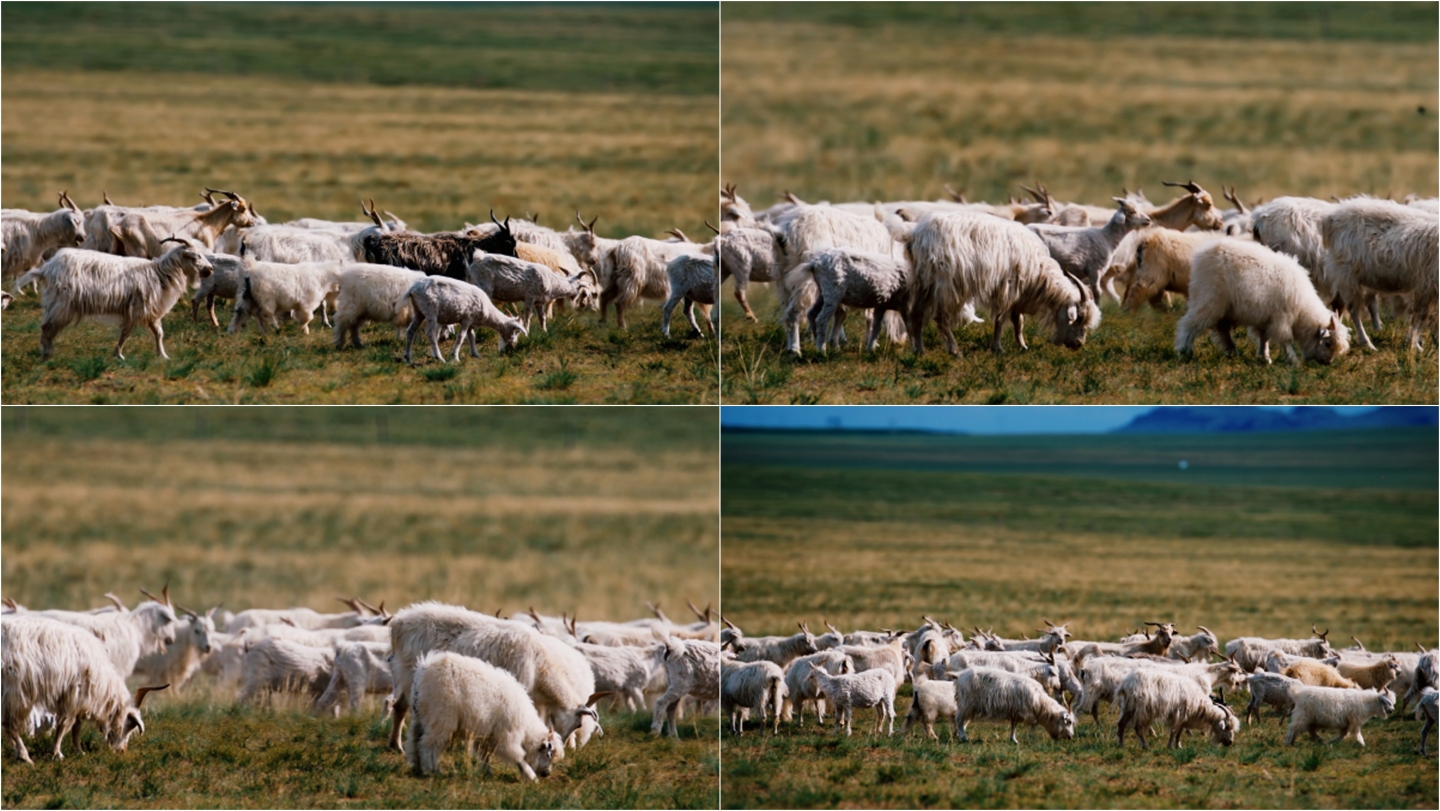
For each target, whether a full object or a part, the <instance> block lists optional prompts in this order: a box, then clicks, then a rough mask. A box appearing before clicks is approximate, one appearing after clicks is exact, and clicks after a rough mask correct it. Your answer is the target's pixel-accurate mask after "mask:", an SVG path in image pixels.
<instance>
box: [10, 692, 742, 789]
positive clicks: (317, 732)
mask: <svg viewBox="0 0 1440 811" xmlns="http://www.w3.org/2000/svg"><path fill="white" fill-rule="evenodd" d="M192 692H193V693H196V694H195V695H189V696H186V697H183V698H180V699H173V698H172V699H170V700H169V701H168V703H166V702H158V701H156V703H155V706H154V707H151V706H150V701H154V700H155V699H150V701H147V704H146V708H147V712H146V716H145V726H146V732H145V735H144V736H143V737H140V736H136V738H135V740H133V741H132V742H131V745H130V748H129V751H128V752H125V753H123V754H117V753H115V752H111V751H110V749H109V748H108V747H107V746H105V744H104V743H103V742H102V741H101V740H100V738H99V737H98V736H97V735H96V734H95V733H94V731H93V730H92V731H89V732H87V734H86V736H85V737H86V740H87V742H88V745H89V747H90V751H88V752H85V753H83V754H78V755H77V753H74V752H68V753H67V755H66V759H65V761H64V762H57V761H54V760H51V759H50V758H49V757H48V755H47V756H40V755H38V754H34V752H35V750H34V749H32V755H33V756H34V757H35V765H34V766H25V765H23V764H21V765H12V766H9V767H7V768H6V770H5V780H4V787H3V790H0V795H3V798H4V801H5V805H6V807H8V808H103V807H130V808H134V807H153V806H169V807H187V808H204V807H227V808H275V807H282V806H283V807H286V808H392V807H400V808H640V807H644V808H715V807H716V806H717V803H718V793H717V790H716V789H717V784H716V773H717V769H718V761H717V758H716V737H715V736H716V733H717V731H718V730H717V725H716V722H715V720H714V718H705V719H703V720H701V721H699V722H698V726H697V725H690V724H686V725H684V728H683V729H682V730H681V733H682V735H681V740H680V741H678V742H671V741H669V740H659V741H657V740H652V739H651V738H650V733H649V723H650V719H649V716H648V715H645V714H643V713H640V714H634V713H619V714H616V713H608V712H602V726H603V728H604V730H605V735H604V737H601V738H595V739H593V740H592V741H591V743H590V744H589V745H587V746H586V747H585V748H584V749H581V750H579V751H578V752H571V753H568V754H567V755H566V757H565V758H564V759H563V760H561V761H560V762H559V763H558V764H556V767H555V770H554V771H553V772H552V773H551V775H550V776H549V777H547V778H542V779H541V780H540V781H539V782H537V783H535V784H526V783H524V782H523V781H522V780H521V779H520V776H519V773H518V772H517V771H516V770H515V769H514V768H513V767H510V766H505V765H502V764H500V762H499V761H498V760H495V759H492V765H493V766H494V774H493V775H492V776H487V775H486V774H485V770H484V768H483V767H482V766H481V765H480V764H479V763H471V762H467V761H466V760H465V757H464V749H463V747H460V746H458V745H457V746H456V747H455V748H454V749H453V750H452V751H451V752H449V753H448V754H447V755H446V756H445V757H443V758H442V759H441V765H440V771H439V773H438V774H436V775H433V776H430V777H416V776H414V775H413V773H412V772H411V771H410V769H409V767H408V766H407V764H406V763H405V760H404V757H403V756H402V755H401V754H399V753H398V752H394V751H391V750H390V749H388V748H387V747H386V734H387V730H388V724H387V723H386V722H385V721H384V720H383V719H382V717H381V707H380V705H379V702H378V701H374V700H371V701H367V702H366V703H365V704H364V705H363V709H362V712H361V714H359V715H357V716H349V715H347V716H345V717H343V718H340V719H334V718H316V717H313V716H311V715H310V714H309V713H308V712H305V710H304V708H303V707H300V706H297V704H296V703H295V702H281V703H280V704H279V706H278V707H277V708H276V709H275V710H273V711H272V710H267V709H255V708H242V707H237V706H234V705H232V704H231V703H230V701H229V699H230V696H228V695H221V694H219V693H218V692H215V693H209V692H207V691H205V690H204V689H203V688H200V689H198V690H194V691H192ZM156 696H157V698H158V696H159V694H156ZM181 764H183V768H181V767H180V765H181Z"/></svg>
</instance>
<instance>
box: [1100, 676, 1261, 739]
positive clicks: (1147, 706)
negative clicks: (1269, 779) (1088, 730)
mask: <svg viewBox="0 0 1440 811" xmlns="http://www.w3.org/2000/svg"><path fill="white" fill-rule="evenodd" d="M1223 696H1224V692H1223V691H1222V692H1221V697H1220V698H1215V697H1213V696H1211V695H1210V694H1209V692H1208V691H1207V690H1206V689H1205V688H1204V687H1202V686H1200V685H1199V684H1196V683H1195V680H1194V679H1191V678H1187V677H1185V676H1184V675H1181V674H1179V673H1172V672H1170V671H1168V670H1164V669H1157V668H1143V669H1141V670H1137V671H1135V672H1134V673H1131V674H1130V675H1129V676H1126V677H1125V681H1123V682H1121V684H1120V689H1119V690H1117V691H1116V695H1115V704H1116V708H1117V709H1118V710H1119V711H1120V721H1119V723H1118V725H1117V726H1116V730H1115V736H1116V741H1117V742H1118V743H1119V745H1120V746H1124V745H1125V728H1126V727H1133V728H1134V730H1135V737H1137V738H1139V739H1140V746H1141V748H1145V749H1148V748H1150V746H1149V743H1148V742H1147V741H1146V740H1145V732H1146V730H1148V729H1149V728H1150V724H1152V723H1154V722H1155V721H1164V722H1165V723H1166V724H1167V725H1168V726H1169V727H1170V748H1171V749H1179V748H1180V736H1181V735H1182V734H1183V733H1184V732H1185V730H1187V729H1208V730H1210V738H1211V740H1212V741H1214V742H1215V743H1218V744H1220V745H1221V746H1229V745H1231V744H1233V743H1234V742H1235V733H1236V732H1237V731H1238V730H1239V729H1240V720H1239V719H1238V718H1236V717H1235V713H1234V712H1232V711H1231V710H1230V708H1229V707H1228V706H1226V705H1225V700H1224V698H1223Z"/></svg>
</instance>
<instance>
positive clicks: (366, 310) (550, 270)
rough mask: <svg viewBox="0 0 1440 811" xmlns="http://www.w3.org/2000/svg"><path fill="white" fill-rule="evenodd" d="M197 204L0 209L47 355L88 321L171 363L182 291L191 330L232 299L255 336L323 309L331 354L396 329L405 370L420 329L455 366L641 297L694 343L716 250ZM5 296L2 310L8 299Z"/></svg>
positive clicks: (233, 326)
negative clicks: (488, 347)
mask: <svg viewBox="0 0 1440 811" xmlns="http://www.w3.org/2000/svg"><path fill="white" fill-rule="evenodd" d="M216 195H219V196H220V197H222V198H223V199H221V200H218V201H217V200H216ZM202 196H203V197H204V198H205V200H206V202H204V203H202V204H200V205H197V206H195V207H193V208H184V207H180V208H174V207H167V206H149V207H143V208H132V207H125V206H117V205H113V204H111V203H110V201H109V196H108V195H106V196H105V203H104V204H103V205H99V206H96V207H95V208H93V209H89V210H81V208H80V207H79V206H78V205H76V203H75V202H74V201H73V200H71V199H70V196H69V195H68V194H67V193H66V192H61V193H60V208H59V209H58V210H56V211H53V212H51V213H49V214H43V213H34V212H29V211H24V210H17V209H5V210H4V211H3V212H0V225H3V228H4V276H5V278H6V279H7V280H10V279H14V280H15V284H14V286H15V291H16V293H17V294H19V293H20V292H21V291H22V290H23V288H24V287H25V286H26V285H30V284H32V283H38V284H39V285H41V296H42V310H43V316H42V322H41V328H40V351H41V355H42V356H43V357H44V358H47V359H48V358H49V357H50V356H51V355H52V354H53V352H54V342H55V338H56V336H57V335H58V334H59V333H60V332H61V331H62V330H63V329H65V327H67V326H69V325H71V324H73V323H76V322H79V321H81V320H83V319H87V318H93V319H106V320H114V321H118V322H119V325H120V335H119V341H118V343H117V344H116V347H115V353H116V355H117V356H119V357H122V358H123V357H124V356H123V354H121V353H122V351H123V349H124V346H125V341H126V338H127V337H128V336H129V335H130V333H131V332H132V331H134V330H135V329H136V328H137V327H141V326H143V327H145V328H147V329H148V330H149V331H150V332H151V333H152V334H153V335H154V338H155V351H156V353H157V354H159V355H160V356H161V357H165V358H168V357H169V356H168V355H166V354H165V345H164V330H163V328H162V325H161V320H162V319H163V318H164V317H165V315H166V314H167V313H169V312H170V310H171V308H173V307H174V306H175V304H176V303H177V302H178V301H179V299H180V297H181V296H182V295H183V294H184V293H185V292H186V290H187V289H189V288H194V289H195V292H194V293H193V295H192V297H191V308H190V309H191V318H192V319H194V320H198V319H199V309H200V306H201V305H202V303H203V304H204V306H205V307H206V309H207V311H208V313H209V316H210V321H211V323H212V324H213V325H215V326H219V321H218V320H217V319H216V317H215V300H216V299H217V298H218V299H229V300H233V301H234V302H235V307H234V316H233V318H232V319H231V321H230V326H229V329H230V332H236V331H238V330H240V329H241V328H242V327H244V326H245V324H246V322H247V321H248V320H249V319H252V318H253V319H255V321H256V323H257V324H258V326H259V328H260V329H261V330H262V331H264V330H265V329H266V328H267V327H268V328H270V329H276V328H278V326H279V318H280V316H282V315H289V316H292V317H293V318H294V319H295V321H296V323H297V324H298V325H299V327H300V330H301V331H302V332H304V333H306V334H309V331H310V326H309V325H310V321H311V318H312V317H313V313H314V312H315V311H316V310H319V311H320V313H321V317H322V319H323V321H324V323H325V324H326V325H327V326H330V319H329V314H328V312H327V304H328V305H333V306H334V308H335V323H334V325H333V326H334V330H335V346H336V348H337V349H340V348H343V347H344V346H345V345H346V343H347V342H348V343H350V344H352V345H353V346H355V347H359V346H361V340H360V327H361V326H362V325H364V324H365V323H366V322H368V321H374V322H379V323H389V324H394V325H396V326H397V327H404V326H406V325H407V324H408V325H409V327H408V330H407V331H406V337H405V360H406V361H407V362H409V361H410V360H411V347H412V345H413V342H414V340H415V336H416V334H417V333H418V331H419V329H420V327H421V326H422V325H426V329H427V333H428V337H429V339H430V348H431V353H432V354H433V355H434V356H435V357H436V358H439V359H441V360H443V357H442V356H441V353H440V346H439V338H440V330H441V328H442V327H452V328H455V330H456V336H455V349H454V352H453V354H452V359H453V360H456V361H458V360H459V354H460V348H461V346H462V344H463V343H464V341H465V339H466V337H467V336H468V337H469V340H470V354H471V356H472V357H478V353H477V351H476V347H475V331H476V330H477V329H479V328H480V327H487V328H490V329H493V330H495V331H496V332H498V333H499V335H500V344H501V348H502V349H503V348H505V347H509V346H513V345H514V344H515V342H516V341H517V340H518V339H519V338H520V337H521V336H523V335H527V334H528V331H529V326H530V321H531V317H532V315H534V314H537V313H538V315H539V321H540V328H541V329H547V327H548V315H549V312H550V310H551V308H552V307H553V306H554V304H555V302H566V303H570V304H573V305H574V306H576V307H579V308H581V309H585V308H589V309H600V310H601V316H600V320H601V322H602V323H603V322H604V320H605V309H606V308H608V306H609V305H610V304H611V303H613V304H614V305H615V313H616V319H617V321H618V322H619V324H620V326H621V327H622V328H623V327H624V326H625V310H626V309H627V308H629V307H631V306H632V305H634V304H635V303H636V301H637V300H638V299H640V298H641V297H645V298H659V299H664V300H665V307H664V312H665V316H664V324H663V327H662V329H663V331H664V333H665V334H666V336H668V335H669V330H670V314H671V312H672V311H673V309H674V308H675V307H676V306H677V305H679V304H680V303H681V302H682V301H683V302H684V312H685V314H686V318H687V319H688V320H689V322H690V324H691V326H692V327H693V328H694V330H695V331H696V332H697V333H699V331H700V326H699V324H698V323H697V322H696V320H695V315H694V305H695V303H696V302H699V303H701V304H702V305H706V306H708V305H709V304H713V302H714V300H715V299H714V295H713V292H714V287H715V268H714V259H713V258H712V255H711V254H712V253H713V248H712V247H711V246H706V245H700V244H697V243H694V242H691V241H690V240H689V239H687V238H686V237H685V236H684V234H683V233H681V232H680V231H678V230H676V231H674V232H672V233H673V234H674V236H673V237H672V238H671V239H670V240H668V241H659V240H653V239H647V238H645V237H639V236H634V237H630V238H628V239H621V240H614V239H606V238H604V237H599V236H597V235H596V234H595V220H594V219H592V220H591V221H590V222H589V223H585V222H583V220H582V221H581V223H580V224H581V225H582V226H584V227H583V228H575V227H573V226H572V227H571V228H570V229H569V230H567V231H566V232H564V233H559V232H556V231H554V230H552V229H549V228H545V227H543V226H541V225H539V224H538V223H536V222H530V221H511V220H510V219H509V218H506V220H505V221H504V222H500V221H498V220H496V218H495V215H494V212H493V211H492V212H491V213H490V220H491V221H490V222H489V223H483V224H481V225H470V224H466V226H465V228H464V229H463V230H460V231H450V232H442V233H436V234H416V233H412V232H410V231H409V230H407V228H406V225H405V223H404V222H403V221H401V220H400V219H399V218H398V217H396V216H395V215H394V214H392V213H390V212H389V211H385V212H383V213H384V215H385V216H383V217H382V216H381V214H380V213H378V212H376V210H375V204H374V201H373V200H372V201H370V203H369V205H368V206H367V205H366V204H365V203H363V202H362V203H361V207H362V210H363V211H364V213H365V214H366V216H367V217H368V218H369V220H368V221H362V222H333V221H329V220H317V219H311V218H305V219H299V220H294V221H292V222H287V223H284V224H282V225H271V224H268V223H267V222H266V221H265V218H264V217H262V216H260V215H259V214H258V213H256V211H255V207H254V206H253V205H252V204H251V203H250V201H248V200H246V199H245V198H244V197H242V196H241V195H239V194H237V193H235V192H229V191H222V190H217V189H209V188H207V189H206V190H205V192H204V194H202ZM576 218H577V219H579V214H578V213H577V214H576ZM172 243H173V244H172ZM74 246H79V247H78V248H77V247H74ZM17 277H18V278H17ZM3 296H4V302H3V303H4V305H5V306H8V305H9V303H10V302H11V301H12V300H13V297H12V296H11V295H10V294H9V293H5V294H3ZM503 303H513V304H517V305H521V306H522V307H523V311H522V313H521V317H514V316H511V315H507V314H505V313H503V312H501V311H500V310H499V309H498V308H497V307H496V305H497V304H503ZM717 316H718V313H717Z"/></svg>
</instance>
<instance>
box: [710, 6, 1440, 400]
mask: <svg viewBox="0 0 1440 811" xmlns="http://www.w3.org/2000/svg"><path fill="white" fill-rule="evenodd" d="M1434 23H1435V7H1434V6H1433V5H1427V4H1411V5H1392V6H1378V5H1373V4H1328V5H1324V6H1301V5H1297V4H1240V5H1231V4H1154V5H1148V4H1138V5H1136V4H1096V3H1086V4H1074V3H1067V4H1058V5H1054V4H1024V5H1018V6H1017V5H1004V4H995V5H990V4H969V3H965V4H940V5H934V4H758V5H757V4H738V5H737V6H736V7H735V8H734V9H733V10H732V9H730V8H728V7H727V10H726V14H725V15H724V17H723V20H722V31H723V46H722V48H723V75H722V82H723V99H722V111H721V122H722V129H723V133H724V137H723V143H722V154H723V167H724V170H723V173H724V176H725V178H724V179H725V182H727V183H735V184H737V185H738V190H739V193H740V194H741V195H742V196H743V197H745V198H746V199H747V200H749V202H750V203H751V205H752V206H753V207H754V208H755V209H756V210H759V209H762V208H765V207H767V206H769V205H771V204H772V203H773V202H774V201H775V200H776V199H778V196H779V195H780V194H781V193H782V192H784V191H787V190H788V191H791V192H794V193H795V194H797V195H798V196H799V197H800V198H801V199H804V200H807V201H810V202H820V201H825V200H829V201H832V202H842V201H856V200H862V201H869V200H931V199H942V198H945V192H944V188H943V187H944V185H945V184H950V185H952V186H953V187H955V188H957V189H963V190H965V191H966V192H967V193H968V196H969V198H970V199H972V200H989V201H994V202H1003V201H1005V200H1006V199H1008V198H1009V197H1010V196H1012V195H1023V193H1022V192H1021V191H1020V189H1019V184H1021V183H1025V184H1032V183H1034V182H1036V181H1040V182H1044V183H1045V184H1046V185H1047V186H1048V187H1049V189H1050V190H1051V191H1052V192H1053V193H1054V195H1055V196H1056V198H1057V199H1059V200H1061V201H1079V202H1088V203H1095V204H1105V205H1110V203H1109V200H1110V198H1111V196H1112V195H1116V194H1119V193H1120V189H1121V188H1122V187H1127V188H1130V189H1135V188H1137V187H1141V188H1143V189H1144V190H1145V191H1146V192H1147V193H1148V194H1149V196H1150V198H1151V199H1152V200H1154V201H1155V202H1157V203H1158V202H1165V201H1167V200H1169V199H1170V197H1171V195H1170V194H1168V192H1170V191H1171V190H1170V189H1167V188H1165V187H1163V186H1161V181H1181V182H1183V181H1185V180H1189V179H1193V180H1195V181H1197V182H1199V183H1200V184H1202V185H1203V186H1205V187H1206V188H1207V189H1209V190H1210V191H1212V192H1213V193H1214V194H1216V195H1219V194H1220V191H1219V189H1220V186H1221V185H1222V184H1227V185H1233V186H1236V187H1237V188H1238V190H1239V193H1240V195H1241V196H1242V198H1244V199H1245V200H1246V201H1248V202H1253V201H1254V200H1256V199H1257V198H1265V199H1271V198H1274V197H1277V196H1280V195H1284V194H1290V195H1313V196H1317V197H1321V198H1328V197H1329V196H1330V195H1332V194H1333V195H1349V194H1354V193H1357V192H1366V193H1371V194H1376V195H1382V196H1383V195H1387V194H1393V195H1395V196H1397V197H1399V196H1403V195H1405V194H1407V193H1411V192H1417V193H1421V194H1426V195H1434V194H1435V193H1436V189H1437V184H1440V159H1437V155H1440V126H1437V122H1440V119H1437V115H1436V112H1437V108H1440V103H1437V101H1440V95H1437V79H1436V77H1437V75H1440V56H1437V37H1436V35H1435V24H1434ZM798 54H803V57H800V56H797V55H798ZM1417 108H1423V112H1417ZM1217 199H1218V198H1217ZM1221 206H1222V207H1228V204H1226V203H1224V202H1223V200H1222V201H1221ZM766 287H768V286H766ZM752 295H753V296H754V298H753V301H755V302H756V304H755V307H754V309H755V310H756V313H757V314H758V315H759V316H760V322H759V323H758V324H751V323H749V322H747V321H745V320H744V319H743V315H742V313H741V312H740V310H739V308H738V307H737V306H736V305H735V304H734V303H733V302H728V301H727V303H726V304H725V305H724V309H723V314H724V317H725V324H726V329H725V346H724V356H725V359H726V360H725V383H724V392H723V397H724V398H725V401H726V402H733V403H796V404H805V403H872V402H875V403H894V402H914V403H1015V404H1024V403H1054V402H1064V403H1217V402H1219V403H1252V402H1258V403H1277V402H1278V403H1325V402H1351V403H1434V402H1436V400H1437V399H1440V392H1437V384H1436V361H1435V357H1436V356H1435V354H1434V348H1433V341H1431V342H1430V343H1431V348H1429V349H1427V350H1426V351H1425V352H1424V353H1422V354H1419V355H1414V356H1412V355H1410V354H1409V353H1408V352H1407V351H1406V350H1405V349H1404V348H1403V347H1402V346H1401V343H1402V337H1403V329H1404V328H1403V319H1400V318H1397V317H1395V316H1391V317H1389V318H1388V319H1387V323H1386V326H1385V329H1384V330H1383V331H1382V332H1383V337H1382V340H1381V341H1380V343H1379V344H1378V346H1379V347H1380V349H1379V351H1378V352H1376V353H1373V354H1371V353H1363V352H1359V351H1352V352H1351V353H1350V355H1349V356H1347V357H1346V358H1343V359H1342V360H1341V361H1340V362H1339V363H1337V364H1336V365H1335V366H1334V367H1331V368H1321V367H1317V366H1315V365H1311V366H1308V367H1306V368H1304V369H1301V370H1299V371H1291V370H1290V369H1288V368H1283V367H1284V366H1285V364H1284V363H1283V361H1282V362H1281V363H1280V365H1279V366H1277V367H1272V368H1262V367H1260V366H1259V364H1258V363H1257V361H1256V359H1255V351H1254V347H1253V345H1252V344H1250V342H1249V341H1248V340H1245V339H1241V341H1240V346H1241V353H1242V354H1241V356H1240V357H1238V358H1235V359H1233V360H1232V359H1227V358H1224V357H1223V356H1222V355H1221V354H1220V353H1219V352H1218V351H1217V350H1216V348H1215V347H1214V346H1211V345H1209V344H1206V345H1204V346H1199V347H1197V350H1196V359H1195V360H1194V361H1192V362H1181V361H1180V360H1179V358H1178V357H1177V356H1176V354H1175V352H1174V350H1173V346H1174V330H1175V323H1176V321H1177V320H1178V319H1179V317H1180V313H1181V310H1180V308H1179V307H1177V308H1176V309H1175V310H1172V311H1170V312H1165V313H1156V312H1151V311H1149V310H1148V309H1147V310H1145V311H1144V312H1140V313H1136V314H1127V313H1124V312H1122V311H1120V310H1119V309H1118V308H1116V307H1114V306H1107V307H1105V312H1104V320H1103V322H1102V324H1101V326H1100V328H1099V330H1098V331H1097V332H1096V333H1095V334H1093V335H1092V336H1091V337H1090V340H1089V341H1088V342H1087V344H1086V346H1085V348H1084V349H1083V350H1082V351H1080V352H1078V353H1075V352H1070V351H1068V350H1065V349H1062V348H1058V347H1055V346H1051V345H1049V344H1048V342H1047V340H1046V337H1045V336H1044V334H1042V333H1041V332H1040V331H1039V329H1038V327H1036V326H1032V327H1031V329H1030V339H1029V340H1030V343H1031V349H1030V350H1029V351H1028V352H1024V353H1022V352H1019V351H1018V348H1017V347H1016V346H1015V344H1014V343H1013V342H1012V341H1011V339H1010V338H1008V337H1007V338H1006V352H1007V354H1006V355H1005V356H1004V357H1000V358H997V357H993V356H992V355H991V354H990V352H989V333H990V330H989V329H988V328H986V327H983V326H971V327H966V328H965V329H963V330H961V332H960V334H959V342H960V346H961V350H962V352H963V357H962V358H959V359H954V360H952V359H950V358H949V357H935V356H936V355H938V354H943V352H942V351H941V350H939V349H938V347H939V343H938V336H937V335H936V333H935V332H934V329H933V327H931V328H927V330H926V336H925V337H926V343H927V346H928V347H929V356H927V357H925V358H921V359H915V358H912V357H910V352H909V350H908V348H906V349H899V348H891V347H885V348H883V349H882V350H881V351H880V352H879V353H878V354H877V355H876V356H875V357H873V358H872V357H867V356H863V355H862V354H861V352H860V348H859V343H860V342H859V340H857V337H856V336H859V335H860V332H859V328H858V327H856V328H855V329H853V330H852V333H853V334H852V336H851V343H850V344H849V345H848V346H847V347H846V348H845V349H844V350H843V351H842V352H841V353H839V355H838V356H835V355H833V354H832V356H831V357H829V358H826V359H822V358H819V357H818V355H816V354H815V353H813V352H812V351H810V350H808V349H807V354H806V356H805V358H804V359H803V360H800V361H798V362H797V361H795V360H792V359H790V358H787V357H784V356H783V348H784V341H783V337H782V335H781V333H780V330H779V328H778V326H776V324H777V320H778V319H777V313H778V306H777V304H776V302H775V299H774V297H773V296H772V295H771V293H770V292H769V290H768V289H757V290H756V291H754V292H753V293H752ZM724 298H725V299H729V296H728V295H726V296H724ZM1180 306H1181V307H1183V304H1181V305H1180ZM807 347H808V343H807Z"/></svg>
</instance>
